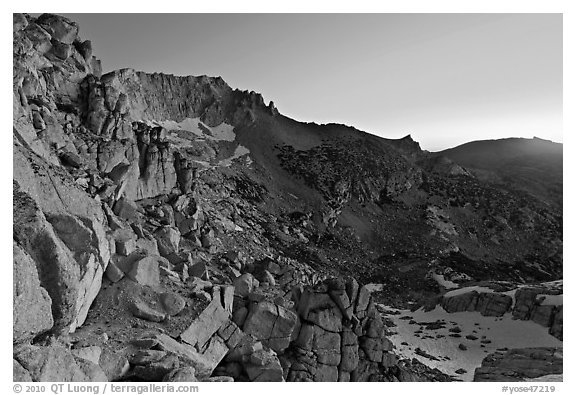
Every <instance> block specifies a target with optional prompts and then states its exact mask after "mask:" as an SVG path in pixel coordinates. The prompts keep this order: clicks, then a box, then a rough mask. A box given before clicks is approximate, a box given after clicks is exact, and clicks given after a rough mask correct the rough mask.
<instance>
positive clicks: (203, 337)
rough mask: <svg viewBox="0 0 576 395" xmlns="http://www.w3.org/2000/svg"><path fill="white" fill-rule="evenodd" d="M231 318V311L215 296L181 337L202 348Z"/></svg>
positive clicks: (186, 341)
mask: <svg viewBox="0 0 576 395" xmlns="http://www.w3.org/2000/svg"><path fill="white" fill-rule="evenodd" d="M229 318H230V312H229V311H228V310H226V309H225V308H224V307H223V306H222V304H221V301H220V300H219V298H213V299H212V301H211V302H210V304H209V305H208V307H206V309H204V311H203V312H202V313H200V315H199V316H198V317H197V318H196V319H195V320H194V321H193V322H192V323H191V324H190V326H189V327H188V328H187V329H186V330H185V331H184V332H182V333H181V334H180V339H181V340H182V341H184V342H185V343H188V344H190V345H191V346H198V347H199V348H202V347H203V346H204V345H205V344H206V343H207V342H208V341H209V340H210V338H211V337H212V336H213V335H214V334H215V333H216V331H217V330H218V329H220V327H221V326H222V325H224V323H226V322H227V321H228V320H229Z"/></svg>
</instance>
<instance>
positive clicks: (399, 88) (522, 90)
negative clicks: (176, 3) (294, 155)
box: [66, 14, 562, 151]
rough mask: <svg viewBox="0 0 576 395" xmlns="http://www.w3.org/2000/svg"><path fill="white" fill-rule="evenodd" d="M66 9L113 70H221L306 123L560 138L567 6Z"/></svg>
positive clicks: (443, 144) (456, 137)
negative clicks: (378, 10)
mask: <svg viewBox="0 0 576 395" xmlns="http://www.w3.org/2000/svg"><path fill="white" fill-rule="evenodd" d="M66 15H67V16H68V17H70V18H71V19H73V20H76V21H77V22H79V24H80V29H81V30H80V34H81V36H82V37H83V38H89V39H91V40H92V43H93V47H94V54H95V55H96V56H97V57H98V58H100V59H101V60H102V62H103V67H104V70H105V71H110V70H114V69H118V68H123V67H131V68H134V69H137V70H143V71H148V72H165V73H170V74H176V75H203V74H206V75H210V76H221V77H222V78H224V80H225V81H226V82H227V83H228V84H229V85H230V86H231V87H233V88H239V89H248V90H254V91H257V92H260V93H262V94H263V96H264V99H265V100H266V101H268V100H273V101H274V102H275V104H276V106H277V108H278V109H279V110H280V112H281V113H282V114H284V115H286V116H289V117H291V118H294V119H297V120H300V121H314V122H317V123H328V122H338V123H344V124H347V125H351V126H354V127H356V128H358V129H361V130H364V131H367V132H370V133H373V134H377V135H380V136H382V137H387V138H399V137H403V136H405V135H406V134H411V135H412V137H413V138H414V139H415V140H417V141H419V142H420V144H421V146H422V148H423V149H428V150H432V151H435V150H441V149H445V148H449V147H453V146H456V145H459V144H461V143H464V142H468V141H472V140H481V139H493V138H504V137H533V136H538V137H541V138H546V139H550V140H553V141H557V142H562V15H561V14H66Z"/></svg>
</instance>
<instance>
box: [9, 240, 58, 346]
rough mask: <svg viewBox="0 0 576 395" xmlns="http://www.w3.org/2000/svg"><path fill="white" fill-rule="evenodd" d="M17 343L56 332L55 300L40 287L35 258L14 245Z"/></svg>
mask: <svg viewBox="0 0 576 395" xmlns="http://www.w3.org/2000/svg"><path fill="white" fill-rule="evenodd" d="M13 253H14V257H13V282H12V317H13V339H12V340H13V341H14V342H16V343H18V342H22V341H26V340H29V339H32V338H33V337H34V336H36V335H38V334H39V333H42V332H45V331H47V330H49V329H51V328H52V325H54V320H53V319H52V299H51V298H50V295H48V292H47V291H46V290H45V289H44V288H43V287H42V286H41V285H40V280H39V279H38V271H37V269H36V265H35V263H34V261H33V260H32V258H31V257H30V256H29V255H28V254H27V253H26V252H25V251H23V250H22V249H21V248H20V246H18V244H16V242H13Z"/></svg>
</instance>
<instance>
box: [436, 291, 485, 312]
mask: <svg viewBox="0 0 576 395" xmlns="http://www.w3.org/2000/svg"><path fill="white" fill-rule="evenodd" d="M477 304H478V292H476V291H470V292H466V293H463V294H459V295H454V296H449V297H447V296H444V298H443V299H442V302H441V306H442V308H443V309H444V310H446V311H447V312H448V313H457V312H460V311H476V305H477Z"/></svg>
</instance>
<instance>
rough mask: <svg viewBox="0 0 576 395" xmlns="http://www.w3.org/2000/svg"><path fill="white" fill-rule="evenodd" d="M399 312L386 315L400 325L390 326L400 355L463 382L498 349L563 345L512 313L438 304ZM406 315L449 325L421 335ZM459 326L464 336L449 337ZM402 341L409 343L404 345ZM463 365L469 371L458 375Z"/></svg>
mask: <svg viewBox="0 0 576 395" xmlns="http://www.w3.org/2000/svg"><path fill="white" fill-rule="evenodd" d="M380 306H381V307H382V308H384V309H388V310H396V309H393V308H390V307H388V306H384V305H380ZM399 311H400V314H399V315H387V317H388V318H390V319H392V321H393V322H394V323H395V324H396V325H397V326H396V327H393V328H391V330H392V331H394V332H396V334H394V335H392V336H391V337H390V340H391V341H392V343H393V344H394V346H395V347H396V350H397V352H398V354H399V355H401V356H403V357H405V358H410V359H412V358H417V359H418V360H420V361H421V362H422V363H424V364H426V365H428V366H430V367H432V368H438V369H439V370H441V371H442V372H444V373H447V374H450V375H454V376H456V377H458V378H460V379H462V380H464V381H472V379H473V378H474V370H475V369H476V368H477V367H479V366H480V364H481V362H482V360H483V359H484V357H485V356H486V355H488V354H490V353H492V352H495V351H496V350H497V349H498V348H500V349H502V348H509V349H512V348H524V347H561V346H562V342H561V341H560V340H558V339H556V338H555V337H553V336H551V335H550V334H548V328H545V327H543V326H541V325H539V324H537V323H535V322H533V321H521V320H513V319H512V316H511V314H506V315H504V316H503V317H484V316H482V315H481V314H480V313H478V312H460V313H447V312H446V311H445V310H444V309H443V308H442V307H440V306H436V308H435V309H434V310H432V311H429V312H425V311H424V310H423V309H420V310H417V311H415V312H411V311H409V310H399ZM403 316H409V317H412V319H413V320H414V321H416V322H434V321H437V320H441V321H445V322H446V327H445V328H442V329H437V330H427V329H425V328H424V327H422V333H420V334H419V336H420V337H418V334H416V333H415V332H416V331H417V330H419V329H420V328H421V325H418V324H410V323H409V322H410V320H406V319H404V320H402V319H400V317H403ZM456 326H458V327H459V328H460V329H461V330H462V331H461V332H460V333H459V335H461V337H458V338H457V337H451V336H449V335H450V334H453V333H451V332H449V329H450V328H453V327H456ZM437 335H443V337H437ZM467 335H473V336H475V337H477V339H476V340H470V339H466V336H467ZM424 336H431V337H432V338H423V337H424ZM483 337H485V338H483ZM481 340H484V341H485V342H487V341H488V340H489V341H490V343H486V344H482V343H481ZM403 342H404V343H407V345H403V344H402V343H403ZM460 344H463V345H464V346H466V348H467V349H466V350H461V349H460V348H459V345H460ZM482 346H483V347H482ZM416 348H420V349H421V350H422V351H424V352H426V353H428V354H430V355H432V356H434V357H436V358H438V359H439V360H438V361H435V360H430V359H428V358H426V357H423V356H421V355H417V354H416V352H415V350H416ZM446 357H448V358H449V359H447V358H446ZM460 368H462V369H465V370H466V371H467V372H466V373H464V374H461V375H458V374H456V373H455V372H456V370H458V369H460ZM554 379H557V377H555V378H554Z"/></svg>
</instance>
